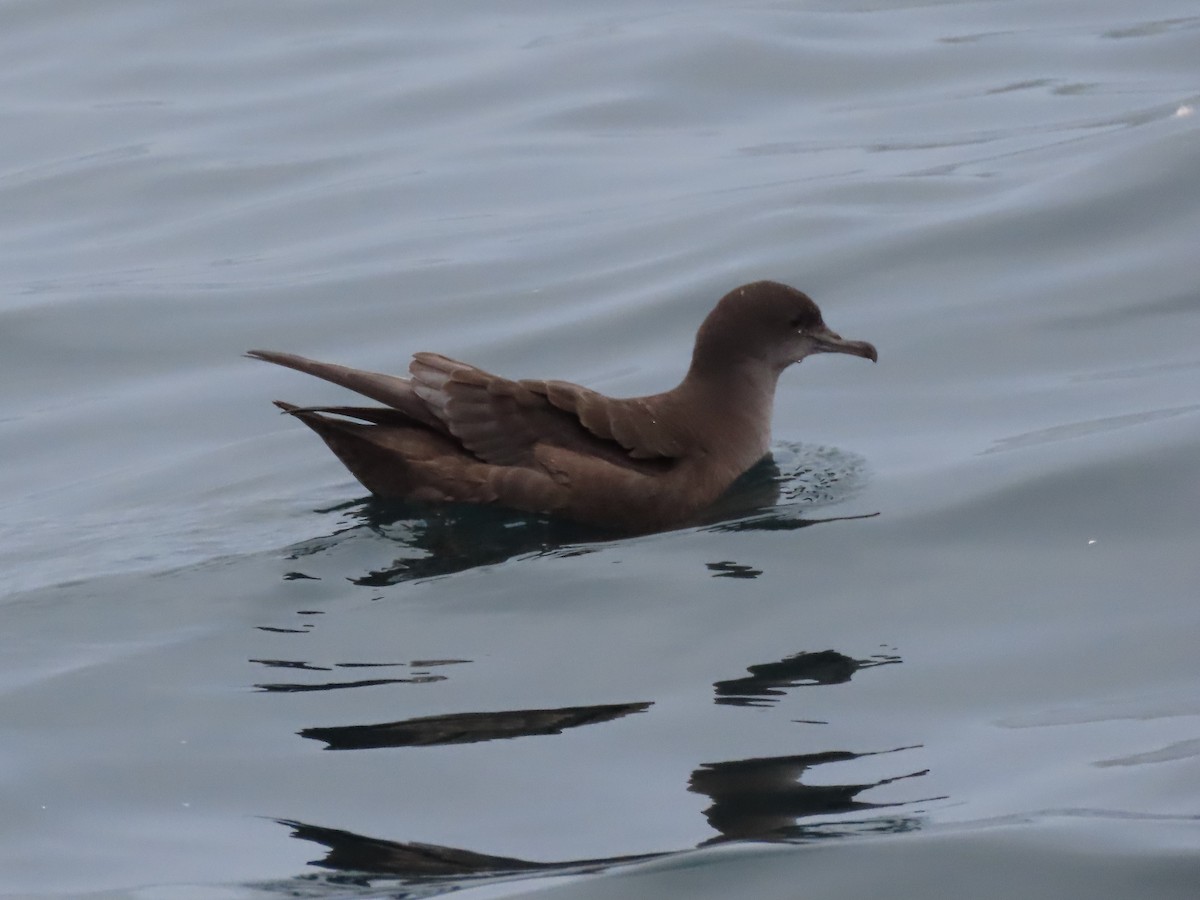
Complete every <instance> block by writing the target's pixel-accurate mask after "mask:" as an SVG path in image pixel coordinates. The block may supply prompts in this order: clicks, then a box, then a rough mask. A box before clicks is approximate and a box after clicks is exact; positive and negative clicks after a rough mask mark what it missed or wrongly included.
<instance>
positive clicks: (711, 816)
mask: <svg viewBox="0 0 1200 900" xmlns="http://www.w3.org/2000/svg"><path fill="white" fill-rule="evenodd" d="M908 749H912V748H907V747H899V748H896V749H894V750H888V751H882V752H884V753H898V752H901V751H903V750H908ZM872 755H878V754H874V753H851V752H849V751H832V752H826V753H811V754H805V755H799V756H781V757H773V758H766V759H747V760H735V761H730V762H719V763H705V764H703V765H702V766H700V767H699V768H698V769H696V770H695V771H694V772H693V773H692V775H691V778H690V779H689V781H688V790H690V791H693V792H695V793H700V794H705V795H707V796H708V797H710V798H711V799H712V804H711V805H710V806H709V807H708V808H707V809H706V810H705V811H704V815H705V817H706V818H707V819H708V822H709V824H710V825H712V827H713V828H714V829H715V830H716V831H717V832H718V834H717V835H716V836H715V837H713V838H710V839H709V840H707V841H704V842H703V843H701V844H699V845H698V846H700V847H706V846H712V845H715V844H721V843H727V842H730V841H738V840H757V841H787V842H799V841H812V840H820V839H827V838H832V837H844V836H847V835H850V834H865V833H876V834H878V833H897V832H903V831H913V830H916V829H917V828H918V827H920V819H919V818H918V817H917V816H915V815H888V816H878V815H873V816H871V817H870V818H866V819H861V820H846V819H844V818H843V819H838V820H836V821H833V822H826V823H813V824H802V820H804V819H807V818H812V817H816V816H828V815H836V814H845V813H852V812H864V813H870V812H872V811H878V810H881V809H886V808H895V807H899V806H902V805H907V804H906V803H869V802H865V801H862V800H859V799H858V795H859V794H860V793H862V792H863V791H866V790H869V789H870V788H874V787H880V786H883V785H886V784H891V783H894V782H897V781H901V780H903V779H906V778H917V777H920V776H922V775H924V774H925V771H919V772H911V773H908V774H905V775H898V776H894V777H891V778H883V779H879V780H877V781H873V782H867V783H860V784H840V785H806V784H803V783H802V782H801V781H800V779H801V778H802V777H803V775H804V773H805V772H806V771H808V770H809V769H811V768H814V767H816V766H821V765H826V764H829V763H837V762H849V761H852V760H855V759H859V758H862V757H864V756H872ZM911 802H913V801H909V803H911ZM276 821H277V822H279V824H281V825H284V826H286V827H288V828H290V829H292V836H293V837H296V838H299V839H301V840H305V841H312V842H313V843H316V844H321V845H322V846H324V847H325V848H326V853H325V856H324V857H323V858H322V859H319V860H314V861H313V862H312V863H311V864H312V865H315V866H319V867H321V868H325V869H332V870H335V871H338V872H350V873H356V874H357V875H358V876H359V880H360V883H362V884H364V885H369V886H371V887H373V888H374V889H376V890H379V889H382V888H383V885H380V884H378V883H376V880H377V879H380V878H384V879H387V878H391V879H399V880H400V881H401V882H402V883H404V884H409V885H412V884H420V883H424V882H430V881H436V882H439V883H440V884H441V886H442V887H443V888H445V889H451V888H452V886H453V885H454V884H455V883H458V882H462V881H466V880H471V881H474V880H477V879H493V878H504V877H512V876H523V877H528V876H529V875H537V874H547V875H549V874H554V875H565V874H573V873H583V872H595V871H601V870H604V869H607V868H611V867H613V866H619V865H625V864H629V863H633V862H641V861H644V860H649V859H655V858H658V857H662V856H669V855H671V854H672V853H674V852H679V851H665V852H657V853H644V854H636V855H629V856H612V857H605V858H597V859H571V860H558V861H553V862H546V861H534V860H527V859H520V858H516V857H508V856H494V855H491V854H486V853H478V852H476V851H473V850H467V849H465V848H462V847H448V846H444V845H439V844H426V843H422V842H417V841H388V840H382V839H379V838H372V837H367V836H363V835H359V834H355V833H353V832H350V831H344V830H341V829H334V828H325V827H322V826H319V825H312V824H309V823H305V822H299V821H296V820H294V819H276ZM317 879H318V876H310V877H309V880H317ZM403 896H409V895H408V894H404V895H403Z"/></svg>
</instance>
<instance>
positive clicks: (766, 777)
mask: <svg viewBox="0 0 1200 900" xmlns="http://www.w3.org/2000/svg"><path fill="white" fill-rule="evenodd" d="M912 749H915V748H913V747H897V748H895V749H893V750H883V751H876V752H873V753H851V752H850V751H848V750H833V751H826V752H823V753H806V754H801V755H797V756H773V757H764V758H762V759H739V760H731V761H729V762H717V763H704V764H703V765H702V766H700V768H698V769H696V771H694V772H693V773H692V777H691V779H690V780H689V781H688V790H689V791H692V792H693V793H696V794H704V795H705V796H707V797H709V798H710V799H711V800H712V801H713V802H712V805H711V806H709V807H708V809H706V810H705V811H704V817H705V818H706V819H707V820H708V824H709V825H711V826H712V827H713V829H714V830H715V831H717V832H718V836H717V837H714V838H710V839H709V840H707V841H705V845H710V844H715V843H723V842H726V841H742V840H779V839H789V838H794V837H799V836H809V837H817V836H820V831H819V829H818V830H814V829H813V828H812V827H811V826H809V827H807V828H804V827H801V826H800V824H799V822H800V820H802V819H808V818H812V817H814V816H823V815H824V816H829V815H838V814H841V813H847V812H866V811H870V810H876V809H884V808H888V807H897V806H907V805H910V804H911V803H912V802H913V801H905V802H903V803H868V802H865V801H862V800H858V799H857V798H858V795H859V794H861V793H862V792H863V791H867V790H870V789H871V788H876V787H882V786H883V785H885V784H892V783H894V782H897V781H902V780H904V779H907V778H920V777H921V776H923V775H927V774H928V773H929V770H928V769H922V770H920V771H917V772H909V773H907V774H904V775H896V776H893V777H891V778H881V779H879V780H878V781H872V782H865V783H859V784H821V785H809V784H804V783H803V782H802V781H801V778H802V777H803V776H804V774H805V773H806V772H808V770H810V769H813V768H815V767H817V766H822V765H827V764H829V763H838V762H851V761H853V760H856V759H861V758H863V757H864V756H877V755H879V754H881V753H897V752H900V751H902V750H912Z"/></svg>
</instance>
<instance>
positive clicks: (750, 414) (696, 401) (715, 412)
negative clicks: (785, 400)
mask: <svg viewBox="0 0 1200 900" xmlns="http://www.w3.org/2000/svg"><path fill="white" fill-rule="evenodd" d="M778 380H779V372H778V371H776V370H774V369H773V368H771V367H770V366H767V365H765V364H764V363H762V362H761V361H759V360H747V361H745V362H743V363H741V364H734V365H727V366H724V367H722V368H721V369H720V370H718V371H709V370H706V369H703V368H700V367H697V366H695V365H693V366H692V367H691V369H689V370H688V373H687V376H686V377H685V378H684V379H683V381H682V382H681V383H680V385H679V387H677V388H676V389H675V391H673V392H672V393H676V394H678V396H679V397H680V399H682V400H684V401H685V403H686V405H687V406H688V407H689V408H691V409H694V410H702V422H701V423H700V427H701V429H702V432H703V433H702V434H700V435H697V437H699V438H700V439H701V441H702V442H704V443H709V442H715V443H717V444H719V445H721V446H725V447H729V446H736V448H737V450H738V454H737V455H738V456H739V458H741V457H745V458H746V459H748V462H745V464H746V465H750V464H752V463H754V462H756V461H757V460H758V459H760V458H761V457H762V456H763V455H765V454H766V452H767V449H768V446H769V444H770V440H771V413H772V410H773V407H774V402H775V385H776V382H778ZM727 452H728V451H727ZM740 461H745V460H740Z"/></svg>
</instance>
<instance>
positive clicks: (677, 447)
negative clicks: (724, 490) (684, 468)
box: [519, 381, 685, 459]
mask: <svg viewBox="0 0 1200 900" xmlns="http://www.w3.org/2000/svg"><path fill="white" fill-rule="evenodd" d="M519 384H520V385H521V386H522V387H523V388H525V389H526V390H529V391H532V392H534V393H536V394H540V395H541V396H543V397H545V398H546V399H547V400H549V401H550V403H551V404H552V405H553V406H554V407H555V408H556V409H561V410H563V411H564V412H568V413H571V414H572V415H573V416H575V417H576V418H577V419H579V422H580V423H581V424H582V425H583V427H584V428H586V429H587V430H588V431H590V432H591V433H592V434H594V435H596V437H599V438H603V439H604V440H609V441H616V442H617V443H618V444H620V445H621V446H622V447H624V448H625V450H626V451H628V453H629V455H630V456H631V457H632V458H633V459H664V458H666V459H678V458H679V457H681V456H683V455H684V450H685V448H684V445H683V441H682V440H681V439H680V436H679V435H678V434H675V433H672V431H671V430H670V429H669V428H668V427H666V424H665V423H663V422H662V421H660V419H659V418H658V416H657V415H656V414H655V410H654V408H653V406H652V405H651V404H650V403H649V402H647V399H646V398H641V397H632V398H628V399H623V400H616V399H613V398H612V397H606V396H604V395H603V394H598V393H596V392H595V391H592V390H588V389H587V388H585V387H580V386H579V385H577V384H571V383H570V382H568V381H521V382H519Z"/></svg>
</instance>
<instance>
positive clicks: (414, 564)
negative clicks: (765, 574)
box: [288, 444, 876, 587]
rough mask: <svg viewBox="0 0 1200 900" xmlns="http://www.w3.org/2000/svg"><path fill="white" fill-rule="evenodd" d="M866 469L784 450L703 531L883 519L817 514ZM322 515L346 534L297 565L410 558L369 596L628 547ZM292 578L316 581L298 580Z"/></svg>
mask: <svg viewBox="0 0 1200 900" xmlns="http://www.w3.org/2000/svg"><path fill="white" fill-rule="evenodd" d="M864 469H865V467H864V464H863V461H862V460H861V459H860V458H859V457H855V456H853V455H850V454H847V453H845V452H844V451H839V450H836V449H832V448H828V447H820V446H814V445H808V444H777V445H776V446H775V447H774V448H773V451H772V455H771V456H768V457H766V458H764V459H763V460H762V461H761V462H759V463H758V465H756V466H755V467H754V468H752V469H751V470H750V471H748V472H746V473H745V474H744V475H742V476H741V478H739V479H738V480H737V481H736V482H735V483H734V484H733V486H732V487H731V488H730V489H729V490H728V491H727V492H726V493H725V495H724V496H722V497H721V499H720V500H718V501H717V503H716V504H714V505H713V506H712V507H710V508H709V509H708V510H707V511H706V512H705V514H704V516H703V519H702V521H699V522H697V523H696V525H698V526H699V527H701V528H703V529H704V530H707V531H713V532H733V531H737V532H742V531H794V530H797V529H800V528H806V527H809V526H811V525H818V524H823V523H826V522H840V521H849V520H854V519H864V518H871V517H872V516H874V515H876V514H875V513H871V514H868V515H857V516H834V517H815V516H813V515H812V514H811V513H812V510H814V509H815V508H817V507H820V506H825V505H828V504H831V503H835V502H840V501H843V500H845V499H847V498H848V497H850V496H851V495H852V494H853V493H854V491H855V490H857V488H858V487H859V486H861V484H862V482H863V480H864V474H863V473H864ZM320 512H326V513H333V512H337V513H340V514H341V515H342V516H343V517H344V520H345V522H344V525H343V526H342V527H340V528H338V529H337V530H335V531H334V532H333V533H332V534H330V535H328V536H326V537H322V538H316V539H313V540H309V541H305V542H304V543H301V544H298V545H296V546H294V547H292V548H291V552H290V554H289V558H290V559H293V560H297V561H299V560H303V559H304V558H306V557H313V556H318V555H320V554H323V553H326V552H328V551H331V550H333V549H335V548H336V547H338V546H339V545H340V544H341V543H342V542H344V541H347V540H351V539H353V538H354V537H356V536H359V535H362V534H363V533H367V534H373V535H376V536H378V537H383V538H386V539H387V540H388V541H390V542H391V543H392V544H393V546H398V547H400V548H402V550H403V552H402V554H401V555H399V556H397V557H395V558H394V559H393V560H392V561H391V562H390V563H389V564H387V565H383V566H379V567H376V568H373V569H371V570H370V571H368V572H366V573H364V574H362V575H359V576H356V577H352V578H351V579H350V580H351V581H352V582H353V583H355V584H358V585H363V586H366V587H383V586H386V585H392V584H398V583H400V582H405V581H413V580H417V579H426V578H434V577H437V576H441V575H450V574H453V573H455V572H462V571H466V570H469V569H475V568H479V567H481V566H489V565H495V564H497V563H501V562H504V561H505V560H509V559H513V558H516V557H523V556H560V557H561V556H573V555H582V554H585V553H590V552H592V551H594V550H595V549H597V547H598V546H599V545H600V544H602V543H603V542H606V541H611V540H613V539H615V538H621V537H625V535H618V534H613V533H612V532H607V531H602V530H600V529H597V528H591V527H588V526H584V525H578V524H575V523H572V522H565V521H562V520H558V519H554V518H551V517H548V516H534V515H529V514H526V513H521V512H517V511H514V510H509V509H504V508H501V507H494V506H474V505H470V504H430V503H399V502H394V501H384V500H379V499H377V498H368V499H366V500H356V501H353V502H349V503H344V504H340V505H338V506H335V507H331V508H328V509H324V510H320ZM710 568H713V569H714V571H716V572H717V574H718V575H721V574H727V575H731V576H732V577H747V575H746V570H744V569H740V568H738V567H737V566H736V565H735V564H732V563H730V564H727V563H723V562H718V563H713V564H711V566H710ZM755 574H757V573H755ZM288 575H289V577H290V578H297V577H311V576H305V573H303V572H298V571H293V572H289V573H288Z"/></svg>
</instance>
